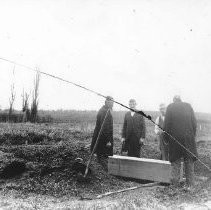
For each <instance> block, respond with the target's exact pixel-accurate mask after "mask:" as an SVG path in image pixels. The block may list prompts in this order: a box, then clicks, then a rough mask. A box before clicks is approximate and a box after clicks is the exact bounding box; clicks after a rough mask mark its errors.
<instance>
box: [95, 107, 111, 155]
mask: <svg viewBox="0 0 211 210" xmlns="http://www.w3.org/2000/svg"><path fill="white" fill-rule="evenodd" d="M107 111H108V107H106V106H105V105H104V106H103V107H102V108H101V109H100V110H99V112H98V114H97V121H96V125H95V129H94V133H93V137H92V143H91V151H92V150H93V148H94V145H95V142H96V140H97V137H98V134H99V132H100V129H101V127H102V124H103V121H104V118H105V116H106V113H107ZM109 142H110V143H111V146H109V147H108V145H107V144H108V143H109ZM95 153H96V154H97V155H105V156H108V155H113V117H112V115H111V111H110V110H109V111H108V114H107V116H106V118H105V122H104V125H103V127H102V131H101V134H100V136H99V140H98V144H97V148H96V150H95Z"/></svg>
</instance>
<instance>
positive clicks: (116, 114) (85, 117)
mask: <svg viewBox="0 0 211 210" xmlns="http://www.w3.org/2000/svg"><path fill="white" fill-rule="evenodd" d="M125 113H126V111H113V112H112V114H113V120H114V123H116V124H121V123H123V120H124V115H125ZM146 114H149V115H151V116H152V118H153V119H154V120H155V118H156V117H157V116H158V114H159V113H158V112H153V111H150V112H146ZM39 115H41V116H42V115H49V116H51V117H52V118H53V121H54V122H70V123H82V122H88V123H93V122H95V121H96V116H97V111H91V110H90V111H86V110H85V111H82V110H78V111H77V110H56V111H46V110H45V111H44V110H40V111H39Z"/></svg>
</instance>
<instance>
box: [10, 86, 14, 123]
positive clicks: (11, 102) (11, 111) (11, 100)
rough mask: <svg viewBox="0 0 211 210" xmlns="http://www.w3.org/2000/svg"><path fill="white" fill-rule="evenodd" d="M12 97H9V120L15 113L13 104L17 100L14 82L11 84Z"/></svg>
mask: <svg viewBox="0 0 211 210" xmlns="http://www.w3.org/2000/svg"><path fill="white" fill-rule="evenodd" d="M10 94H11V95H10V98H9V115H8V120H9V121H10V120H11V116H12V113H13V105H14V101H15V87H14V83H13V84H12V85H11V89H10Z"/></svg>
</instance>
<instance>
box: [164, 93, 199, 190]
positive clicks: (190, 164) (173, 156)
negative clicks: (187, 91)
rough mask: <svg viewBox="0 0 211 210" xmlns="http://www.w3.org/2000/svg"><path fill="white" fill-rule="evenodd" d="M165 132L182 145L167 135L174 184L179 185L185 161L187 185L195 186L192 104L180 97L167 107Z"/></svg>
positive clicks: (194, 130)
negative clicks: (181, 169)
mask: <svg viewBox="0 0 211 210" xmlns="http://www.w3.org/2000/svg"><path fill="white" fill-rule="evenodd" d="M164 130H165V131H166V132H168V133H169V134H170V135H171V136H173V137H174V138H176V140H177V141H178V142H179V143H180V144H182V145H183V146H184V147H185V148H186V149H187V150H188V151H190V152H191V153H190V152H188V151H187V150H186V149H184V148H183V147H182V146H181V145H179V144H178V143H177V142H176V141H175V140H174V139H173V138H172V137H170V136H169V135H167V134H165V138H166V140H168V142H169V160H170V162H171V163H172V182H173V184H176V185H177V184H179V179H180V167H181V161H182V159H184V167H185V177H186V184H187V185H188V186H189V187H190V186H193V185H194V161H195V160H196V156H197V150H196V142H195V136H196V118H195V114H194V111H193V109H192V107H191V105H190V104H188V103H185V102H182V101H181V99H180V96H178V95H176V96H174V98H173V103H172V104H170V105H169V106H168V107H167V110H166V117H165V122H164Z"/></svg>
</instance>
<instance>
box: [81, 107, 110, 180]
mask: <svg viewBox="0 0 211 210" xmlns="http://www.w3.org/2000/svg"><path fill="white" fill-rule="evenodd" d="M109 112H110V109H108V110H107V112H106V115H105V117H104V119H103V123H102V125H101V127H100V131H99V133H98V136H97V139H96V142H95V145H94V148H93V150H92V153H91V155H90V158H89V161H88V163H87V166H86V170H85V173H84V178H85V177H86V176H87V173H88V170H89V165H90V163H91V161H92V157H93V155H94V153H95V149H96V148H97V145H98V142H99V138H100V136H101V133H102V130H103V127H104V124H105V121H106V117H107V115H108V113H109Z"/></svg>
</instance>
